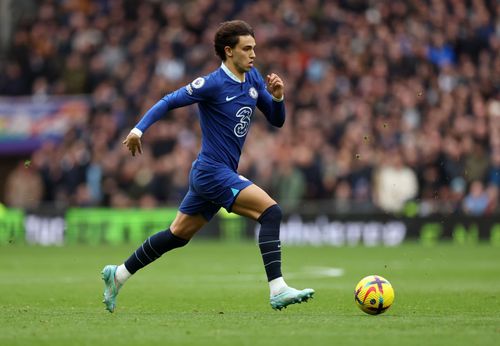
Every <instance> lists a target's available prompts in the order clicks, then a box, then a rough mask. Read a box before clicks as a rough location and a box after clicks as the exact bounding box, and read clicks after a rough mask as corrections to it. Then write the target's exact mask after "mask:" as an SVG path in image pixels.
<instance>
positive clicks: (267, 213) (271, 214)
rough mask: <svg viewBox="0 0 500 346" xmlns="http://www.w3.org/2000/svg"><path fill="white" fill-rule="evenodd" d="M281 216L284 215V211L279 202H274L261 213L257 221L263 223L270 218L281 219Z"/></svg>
mask: <svg viewBox="0 0 500 346" xmlns="http://www.w3.org/2000/svg"><path fill="white" fill-rule="evenodd" d="M281 217H282V212H281V208H280V206H279V205H278V204H273V205H272V206H270V207H269V208H267V209H266V210H264V211H263V212H262V214H260V216H259V218H258V219H257V221H258V222H259V223H262V222H263V221H264V220H265V219H268V218H270V219H278V220H281Z"/></svg>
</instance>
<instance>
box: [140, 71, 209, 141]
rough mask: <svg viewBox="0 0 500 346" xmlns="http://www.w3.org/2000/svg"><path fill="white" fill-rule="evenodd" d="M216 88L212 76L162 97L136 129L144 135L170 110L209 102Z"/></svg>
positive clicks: (199, 79)
mask: <svg viewBox="0 0 500 346" xmlns="http://www.w3.org/2000/svg"><path fill="white" fill-rule="evenodd" d="M215 87H216V85H215V83H214V81H213V78H211V77H210V76H207V77H198V78H196V79H195V80H194V81H192V82H191V83H189V84H188V85H186V86H185V87H182V88H180V89H177V90H175V91H173V92H171V93H170V94H167V95H165V96H164V97H162V98H161V99H160V100H159V101H158V102H157V103H156V104H155V105H154V106H153V107H151V108H150V109H149V110H148V111H147V112H146V113H145V114H144V115H143V116H142V118H141V120H140V121H139V122H138V123H137V125H136V126H135V128H136V129H138V130H140V131H141V132H142V133H144V132H145V131H146V130H147V129H148V128H149V127H150V126H151V125H153V124H154V123H155V122H157V121H158V120H160V119H161V118H162V117H164V116H165V115H166V114H167V112H168V111H169V110H172V109H175V108H179V107H184V106H187V105H191V104H193V103H197V102H205V101H208V100H209V99H210V98H211V97H212V95H214V90H215Z"/></svg>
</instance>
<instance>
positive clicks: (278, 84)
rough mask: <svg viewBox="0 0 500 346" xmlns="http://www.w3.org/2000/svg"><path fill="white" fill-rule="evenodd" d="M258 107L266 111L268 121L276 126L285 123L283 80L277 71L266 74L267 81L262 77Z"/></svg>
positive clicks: (263, 111)
mask: <svg viewBox="0 0 500 346" xmlns="http://www.w3.org/2000/svg"><path fill="white" fill-rule="evenodd" d="M260 82H261V83H260V88H259V97H258V99H257V107H258V108H259V109H260V110H261V112H262V113H264V115H265V117H266V119H267V121H269V123H271V125H273V126H276V127H282V126H283V124H284V123H285V102H284V101H283V100H284V90H285V84H284V83H283V80H282V79H281V78H280V77H279V76H278V75H277V74H275V73H271V74H268V75H267V76H266V83H265V84H264V81H263V80H262V78H260Z"/></svg>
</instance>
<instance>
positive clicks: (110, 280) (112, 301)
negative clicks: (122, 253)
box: [101, 265, 122, 312]
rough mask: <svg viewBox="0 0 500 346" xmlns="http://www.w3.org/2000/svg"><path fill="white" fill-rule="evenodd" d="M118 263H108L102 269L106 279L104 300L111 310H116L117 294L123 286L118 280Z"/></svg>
mask: <svg viewBox="0 0 500 346" xmlns="http://www.w3.org/2000/svg"><path fill="white" fill-rule="evenodd" d="M117 268H118V266H116V265H107V266H105V267H104V269H103V270H102V272H101V274H102V279H103V280H104V300H103V301H102V302H103V303H104V304H105V305H106V310H108V311H109V312H113V311H115V308H116V296H117V295H118V291H119V290H120V288H121V286H122V285H121V284H120V283H118V281H116V269H117Z"/></svg>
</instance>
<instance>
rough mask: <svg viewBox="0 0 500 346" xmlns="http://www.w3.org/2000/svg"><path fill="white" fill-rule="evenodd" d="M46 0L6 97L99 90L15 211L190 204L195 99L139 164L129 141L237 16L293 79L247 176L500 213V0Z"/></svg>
mask: <svg viewBox="0 0 500 346" xmlns="http://www.w3.org/2000/svg"><path fill="white" fill-rule="evenodd" d="M37 3H38V5H37V10H36V15H35V16H34V17H33V18H31V19H30V20H26V21H23V22H21V23H19V25H18V26H17V28H16V29H15V31H14V33H13V37H12V42H11V46H10V48H9V50H8V56H7V60H6V68H5V69H4V70H2V71H0V94H3V95H25V94H32V95H37V96H40V95H61V94H89V95H90V97H91V100H92V107H91V111H90V112H89V114H88V121H87V124H86V125H85V126H84V127H77V128H73V129H71V130H70V131H69V132H68V133H67V134H66V135H65V137H64V139H63V141H62V142H61V143H55V142H47V143H45V144H44V145H43V146H42V147H41V148H40V149H39V150H37V151H36V152H35V153H33V156H32V158H31V163H30V167H29V168H30V169H29V172H26V171H27V170H26V165H25V164H24V163H20V165H19V167H18V168H17V169H16V170H14V172H13V173H12V174H11V176H10V177H9V178H8V181H7V183H6V184H7V192H6V198H5V200H6V201H7V203H8V204H10V205H22V204H23V203H24V204H25V205H26V204H28V205H29V206H36V205H37V204H38V203H56V204H57V205H62V206H68V205H71V206H112V207H131V206H140V207H145V208H146V207H155V206H160V205H177V204H178V203H179V202H180V200H181V198H182V197H183V195H184V193H185V192H186V191H187V184H188V172H189V169H190V166H191V162H192V161H193V160H194V159H195V157H196V154H197V152H198V150H199V146H200V129H199V125H198V122H197V108H196V106H190V107H187V108H183V109H178V110H175V111H172V112H170V113H169V114H168V115H167V116H166V117H165V119H164V120H161V121H159V122H158V123H156V124H155V125H154V126H153V127H151V128H150V129H149V130H148V132H147V133H146V134H145V136H144V137H143V144H144V153H143V154H142V155H140V156H136V157H132V156H131V155H130V153H128V152H127V151H126V149H125V148H124V147H123V145H122V141H123V139H124V138H125V136H126V135H127V133H128V132H129V130H130V129H131V128H132V127H133V126H134V124H135V123H136V121H137V120H138V119H139V118H140V117H141V116H142V115H143V114H144V112H145V111H146V110H147V109H148V108H149V107H150V106H152V105H153V104H154V103H155V102H156V101H157V100H158V99H160V98H161V97H162V96H163V95H164V94H166V93H168V92H170V91H173V90H175V89H177V88H179V87H182V86H184V85H186V84H187V83H189V82H191V81H192V80H193V79H195V78H196V77H198V76H200V75H204V74H207V73H209V72H211V71H212V70H213V69H215V68H217V67H218V66H219V65H220V61H219V60H218V59H217V58H216V56H215V53H214V50H213V35H214V32H215V30H216V29H217V27H218V25H219V24H220V23H221V22H222V21H224V20H230V19H235V18H238V19H243V20H246V21H247V22H249V23H250V24H251V25H252V26H253V27H254V29H255V34H256V41H257V48H256V54H257V60H256V63H257V64H256V65H257V68H259V70H260V72H261V74H263V75H265V74H266V73H269V72H275V73H277V74H279V75H280V76H282V77H283V79H284V80H285V84H286V92H285V102H286V108H287V122H286V123H285V126H284V127H283V128H282V129H279V130H274V129H272V128H270V127H269V126H268V125H267V123H266V122H265V119H264V117H263V116H262V115H261V114H260V113H258V114H257V115H256V116H255V117H254V119H253V123H252V129H251V131H250V134H249V136H248V138H247V143H246V146H245V149H244V154H243V156H242V159H241V162H240V168H239V171H240V172H241V174H243V175H245V176H246V177H248V178H249V179H251V180H253V181H254V182H255V183H256V184H258V185H259V186H261V187H262V188H263V189H265V190H266V191H268V192H269V193H270V195H271V196H272V197H273V198H275V199H276V200H277V201H279V202H280V204H281V205H282V206H283V207H284V208H287V209H290V208H291V209H293V208H301V207H302V206H303V205H307V204H310V203H313V202H314V201H322V205H323V206H324V205H327V206H328V208H331V210H333V211H335V212H338V213H343V212H353V211H354V212H363V211H366V212H369V211H373V210H383V211H385V212H391V213H392V212H396V213H399V212H405V211H407V210H414V209H415V206H416V208H417V209H416V211H417V212H418V213H420V214H432V213H435V212H444V213H455V212H465V213H467V214H471V215H485V214H489V213H493V212H495V211H498V208H499V207H498V202H499V193H498V191H499V187H500V3H499V2H498V1H495V0H467V1H463V0H407V1H401V0H393V1H369V0H365V1H362V0H351V1H349V0H339V1H323V0H283V1H276V0H275V1H271V0H254V1H250V0H248V1H215V0H193V1H131V0H107V1H106V0H101V1H98V0H95V1H78V0H73V1H71V0H66V1H58V0H53V1H49V0H46V1H40V2H37ZM263 153H265V155H263ZM27 176H29V177H27ZM26 180H30V184H24V183H23V182H24V181H26ZM16 186H19V188H22V187H23V186H24V188H25V189H29V190H30V191H37V193H36V196H37V198H36V199H33V198H32V196H31V199H30V200H29V201H23V200H22V197H20V195H22V194H20V193H19V192H18V191H19V190H16V188H15V187H16ZM28 186H30V187H28Z"/></svg>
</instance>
